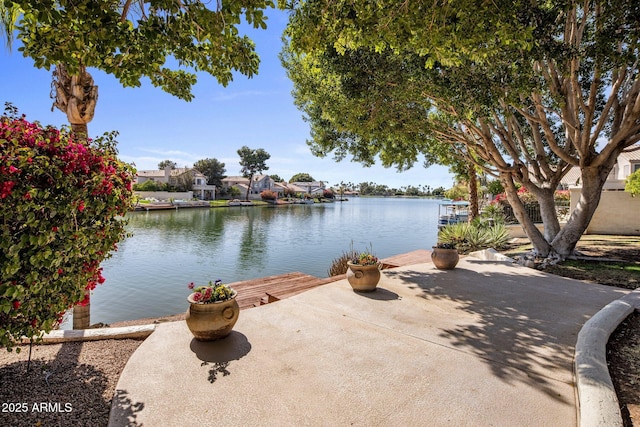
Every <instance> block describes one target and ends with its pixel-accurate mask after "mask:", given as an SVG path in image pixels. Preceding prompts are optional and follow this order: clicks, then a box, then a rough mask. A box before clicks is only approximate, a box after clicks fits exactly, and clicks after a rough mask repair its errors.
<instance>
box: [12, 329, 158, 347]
mask: <svg viewBox="0 0 640 427" xmlns="http://www.w3.org/2000/svg"><path fill="white" fill-rule="evenodd" d="M156 326H157V325H137V326H123V327H119V328H98V329H71V330H67V329H65V330H56V331H51V332H49V333H48V334H45V335H44V336H43V337H42V341H41V342H42V343H44V344H58V343H64V342H72V341H98V340H108V339H127V338H131V339H142V338H147V337H148V336H149V335H151V333H152V332H153V331H155V330H156ZM22 342H23V343H24V344H28V343H29V339H27V338H24V339H23V340H22Z"/></svg>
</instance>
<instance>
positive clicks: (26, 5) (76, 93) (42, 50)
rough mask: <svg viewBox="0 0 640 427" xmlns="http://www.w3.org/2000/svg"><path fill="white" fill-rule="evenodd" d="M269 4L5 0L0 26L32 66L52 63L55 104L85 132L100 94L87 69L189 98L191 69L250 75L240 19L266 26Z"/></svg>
mask: <svg viewBox="0 0 640 427" xmlns="http://www.w3.org/2000/svg"><path fill="white" fill-rule="evenodd" d="M272 6H273V2H272V1H271V0H229V1H224V2H221V1H216V2H203V1H195V0H168V1H163V2H157V1H149V0H136V1H133V0H125V1H120V0H103V1H91V2H69V1H66V0H55V1H49V0H46V1H45V0H36V1H23V0H4V2H3V3H1V4H0V24H2V25H0V26H2V27H4V29H5V32H6V34H7V37H8V41H9V42H11V36H12V35H14V34H15V35H16V37H17V38H18V39H19V40H20V41H21V42H22V46H21V47H20V50H21V51H22V53H23V55H24V56H26V57H30V58H32V59H33V60H34V62H35V65H36V67H38V68H45V69H50V68H51V67H55V69H54V72H53V85H52V87H53V91H52V95H53V97H54V104H53V105H54V106H55V107H57V108H59V109H60V110H61V111H62V112H63V113H65V114H66V115H67V117H68V119H69V122H70V123H71V127H72V129H73V131H74V132H75V133H76V134H84V135H85V136H87V135H88V131H87V123H89V122H90V121H91V120H92V119H93V115H94V111H95V107H96V103H97V99H98V86H97V85H95V84H94V81H93V78H92V77H91V74H90V72H89V71H88V69H90V68H97V69H100V70H103V71H104V72H106V73H108V74H112V75H113V76H115V77H116V78H117V79H118V80H119V81H120V83H121V84H122V85H123V86H125V87H127V86H132V87H137V86H140V85H141V82H142V79H143V78H148V79H149V80H150V81H151V84H153V85H154V86H156V87H159V88H161V89H162V90H164V91H165V92H167V93H170V94H172V95H174V96H177V97H179V98H181V99H185V100H187V101H189V100H191V99H192V98H193V93H192V88H193V85H195V83H196V80H197V79H196V75H197V74H196V73H200V72H204V73H207V74H210V75H211V76H213V77H215V78H216V79H217V81H218V82H219V83H220V84H222V85H225V86H226V85H227V84H228V83H229V82H230V81H231V80H232V78H233V72H234V71H236V72H239V73H242V74H244V75H246V76H249V77H251V76H253V75H254V74H255V73H256V72H257V71H258V64H259V58H258V55H257V54H256V52H255V49H254V44H253V42H252V41H251V40H250V39H249V38H248V37H247V36H243V35H241V34H240V33H239V31H238V25H239V24H240V23H241V20H242V19H243V18H244V20H245V21H246V22H247V23H249V24H252V25H253V26H254V27H255V28H258V27H261V28H266V17H265V16H264V12H263V10H264V9H265V8H267V7H272ZM9 44H10V43H9Z"/></svg>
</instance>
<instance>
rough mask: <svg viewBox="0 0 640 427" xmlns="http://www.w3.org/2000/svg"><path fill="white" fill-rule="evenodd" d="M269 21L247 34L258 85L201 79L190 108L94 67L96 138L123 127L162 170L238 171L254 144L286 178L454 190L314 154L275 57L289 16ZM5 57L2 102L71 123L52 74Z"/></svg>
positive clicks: (440, 177)
mask: <svg viewBox="0 0 640 427" xmlns="http://www.w3.org/2000/svg"><path fill="white" fill-rule="evenodd" d="M268 15H269V20H268V21H267V26H268V28H267V30H253V29H252V28H249V29H248V30H247V34H248V35H249V36H250V37H251V38H252V39H253V40H254V42H255V43H256V49H257V52H258V54H259V55H260V59H261V63H260V70H259V72H258V75H257V76H254V77H253V78H252V79H247V78H246V77H244V76H242V75H237V76H236V77H235V78H234V81H233V82H231V83H230V84H229V85H228V86H227V87H226V88H225V87H223V86H221V85H219V84H218V83H217V81H216V80H215V79H214V78H213V77H211V76H209V75H206V74H200V75H199V77H198V83H197V85H196V86H195V87H194V95H195V99H194V100H193V101H191V102H185V101H182V100H179V99H177V98H175V97H173V96H171V95H169V94H166V93H164V92H163V91H162V90H160V89H158V88H154V87H153V86H152V85H151V84H150V83H149V82H148V81H147V82H145V81H143V82H142V86H141V87H139V88H123V87H122V86H121V85H120V83H119V82H118V81H117V80H116V79H115V78H114V77H113V76H110V75H107V74H105V73H103V72H101V71H98V70H95V69H92V70H90V72H91V74H92V76H93V78H94V80H95V84H96V85H98V87H99V97H98V104H97V107H96V113H95V117H94V119H93V121H91V122H90V123H89V134H90V135H92V136H97V135H101V134H103V133H104V132H107V131H111V130H117V131H118V132H119V133H120V135H119V137H118V142H119V145H118V149H119V152H120V158H121V159H122V160H124V161H126V162H129V163H134V164H135V165H136V167H137V168H138V169H156V168H157V164H158V162H160V161H162V160H165V159H169V160H173V161H175V162H176V163H177V164H178V166H180V167H183V166H191V165H192V164H193V162H195V161H197V160H200V159H204V158H211V157H213V158H216V159H218V160H219V161H221V162H223V163H225V167H226V171H227V172H226V173H227V175H239V174H240V165H239V163H238V162H239V157H238V155H237V150H238V149H239V148H240V147H242V146H243V145H247V146H249V147H250V148H264V149H265V150H266V151H267V152H268V153H269V154H270V155H271V158H270V159H269V160H268V161H267V165H268V166H269V170H268V171H267V173H269V174H278V175H279V176H280V177H282V178H283V179H285V180H289V178H291V176H292V175H294V174H296V173H298V172H306V173H309V174H311V176H312V177H313V178H315V179H316V180H322V181H325V182H328V183H329V185H334V184H337V183H339V182H340V181H344V182H353V183H360V182H370V181H373V182H375V183H377V184H386V185H388V186H389V187H392V188H399V187H402V186H404V185H414V186H417V185H430V186H431V187H432V188H435V187H439V186H443V187H444V188H449V187H451V186H452V183H453V179H452V177H451V175H450V174H449V173H448V170H447V168H445V167H441V166H432V167H430V168H428V169H425V168H424V167H422V164H421V163H416V165H415V166H414V167H413V168H412V169H410V170H409V171H406V172H402V173H399V172H397V171H396V169H395V168H389V169H386V168H383V167H382V166H379V165H376V166H373V167H370V168H366V167H363V166H362V165H361V164H359V163H354V162H351V161H350V159H349V158H347V159H345V160H343V161H342V162H335V161H334V160H333V159H332V158H331V157H330V156H329V157H326V158H324V159H321V158H317V157H314V156H313V155H312V154H311V152H310V150H309V147H308V146H307V145H306V140H307V139H308V138H309V126H308V124H307V123H306V122H305V121H304V120H303V119H302V113H301V112H300V111H299V110H298V109H297V108H296V107H295V106H294V105H293V98H292V97H291V89H292V83H291V81H290V80H289V79H288V78H287V75H286V72H285V70H284V69H283V68H282V66H281V65H280V60H279V59H278V53H279V52H280V49H281V45H282V44H281V39H280V37H281V34H282V31H283V30H284V28H285V26H286V20H287V17H286V14H285V13H283V12H281V11H277V10H271V11H269V12H268ZM0 55H1V56H0V58H1V59H0V61H1V64H2V65H1V67H0V102H1V103H2V105H1V106H2V107H4V102H7V101H9V102H11V103H13V104H14V105H15V106H16V107H18V108H19V110H20V112H21V113H22V114H26V115H27V118H28V119H29V120H38V121H40V122H41V123H43V124H52V125H55V126H61V125H63V124H67V120H66V116H65V115H64V114H63V113H62V112H60V111H59V110H57V109H55V110H54V111H53V112H52V111H51V105H52V100H51V99H50V97H49V94H50V92H51V73H50V72H49V71H47V70H43V69H36V68H35V67H34V66H33V61H32V60H31V59H28V58H24V57H23V56H22V54H21V53H20V52H18V51H17V48H16V46H14V48H13V51H11V52H9V51H8V50H7V49H4V48H0Z"/></svg>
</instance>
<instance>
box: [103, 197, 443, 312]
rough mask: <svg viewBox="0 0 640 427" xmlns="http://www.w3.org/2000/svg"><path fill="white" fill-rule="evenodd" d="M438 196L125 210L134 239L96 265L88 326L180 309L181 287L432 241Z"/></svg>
mask: <svg viewBox="0 0 640 427" xmlns="http://www.w3.org/2000/svg"><path fill="white" fill-rule="evenodd" d="M437 217H438V202H437V201H436V200H428V199H395V198H394V199H385V198H352V199H350V200H349V201H348V202H342V203H340V202H336V203H325V204H314V205H289V206H282V207H272V206H269V207H232V208H214V209H181V210H177V211H176V210H170V211H155V212H153V211H152V212H135V213H131V214H128V218H129V226H128V229H129V231H130V232H131V233H133V236H132V237H130V238H128V239H127V240H125V241H124V242H122V243H120V246H119V250H118V252H116V253H115V254H114V255H113V257H112V258H110V259H109V260H107V261H105V262H104V263H103V265H102V266H103V268H104V272H103V275H104V277H105V278H106V279H107V280H106V282H105V283H104V284H103V285H100V286H98V287H97V288H96V290H95V291H94V293H93V296H92V299H91V322H92V323H96V322H105V323H111V322H117V321H122V320H130V319H138V318H143V317H158V316H165V315H171V314H176V313H181V312H184V311H186V309H187V306H188V303H187V302H186V297H187V295H188V294H189V290H188V289H187V284H188V283H189V282H191V281H193V282H195V283H196V284H205V283H207V282H208V281H209V280H215V279H222V280H223V281H224V282H225V283H230V282H235V281H239V280H246V279H252V278H257V277H264V276H270V275H275V274H282V273H287V272H294V271H301V272H303V273H307V274H310V275H313V276H316V277H327V275H328V273H327V270H328V269H329V267H330V265H331V261H332V260H333V259H335V258H337V257H338V256H340V255H341V254H342V253H343V252H344V251H346V250H348V249H349V247H350V246H351V242H353V247H354V249H356V250H360V251H363V250H366V249H368V248H369V245H370V244H371V245H373V251H374V253H375V254H376V255H378V257H380V258H384V257H388V256H391V255H396V254H400V253H405V252H410V251H413V250H416V249H428V248H430V247H431V246H432V245H433V244H435V242H436V238H437V236H436V235H437V220H438V218H437Z"/></svg>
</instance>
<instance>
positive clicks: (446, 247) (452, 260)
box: [431, 242, 460, 270]
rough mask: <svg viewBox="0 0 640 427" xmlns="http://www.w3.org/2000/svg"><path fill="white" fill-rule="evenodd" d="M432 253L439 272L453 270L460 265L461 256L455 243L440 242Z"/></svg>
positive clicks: (432, 258)
mask: <svg viewBox="0 0 640 427" xmlns="http://www.w3.org/2000/svg"><path fill="white" fill-rule="evenodd" d="M432 249H433V250H432V251H431V260H432V261H433V265H435V266H436V268H437V269H439V270H452V269H454V268H455V267H456V265H457V264H458V260H459V259H460V255H458V249H457V248H456V245H455V243H452V242H438V243H437V244H436V245H435V246H434V247H433V248H432Z"/></svg>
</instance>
